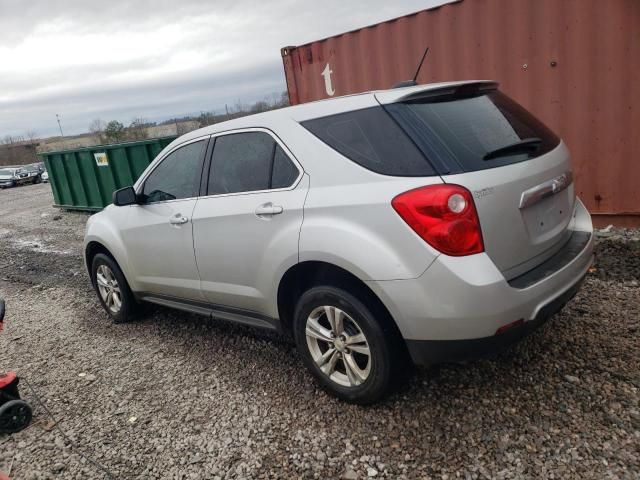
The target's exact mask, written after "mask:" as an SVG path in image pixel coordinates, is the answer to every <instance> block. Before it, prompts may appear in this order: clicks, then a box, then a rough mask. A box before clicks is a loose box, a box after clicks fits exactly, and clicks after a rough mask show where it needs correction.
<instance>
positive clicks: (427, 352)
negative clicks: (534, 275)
mask: <svg viewBox="0 0 640 480" xmlns="http://www.w3.org/2000/svg"><path fill="white" fill-rule="evenodd" d="M583 280H584V277H583V278H581V279H580V280H579V281H578V283H576V284H575V285H573V286H572V287H571V288H569V290H567V291H566V292H564V293H563V294H562V295H560V296H559V297H558V298H556V299H554V300H552V301H551V302H550V303H548V304H547V305H545V306H544V307H543V308H542V309H541V310H540V311H539V312H538V314H537V315H536V317H535V318H534V319H533V320H530V321H528V322H524V323H522V324H520V325H518V326H515V327H512V328H510V329H508V330H507V331H506V332H504V333H500V334H497V335H492V336H490V337H484V338H473V339H470V340H407V342H406V343H407V348H408V349H409V354H410V355H411V358H412V360H413V362H414V363H415V364H417V365H433V364H436V363H443V362H460V361H463V360H470V359H474V358H482V357H487V356H491V355H494V354H496V353H499V352H500V351H502V350H504V349H505V348H507V347H508V346H510V345H512V344H514V343H516V342H518V341H520V340H521V339H523V338H524V337H526V336H527V335H529V334H530V333H531V332H533V331H534V330H536V329H537V328H538V327H540V326H541V325H543V324H544V323H545V322H546V321H547V320H549V318H551V317H552V316H553V315H554V314H556V313H557V312H559V311H560V310H562V308H563V307H564V306H565V305H566V304H567V302H568V301H569V300H571V299H572V298H573V297H574V296H575V295H576V293H578V290H579V289H580V286H581V284H582V281H583Z"/></svg>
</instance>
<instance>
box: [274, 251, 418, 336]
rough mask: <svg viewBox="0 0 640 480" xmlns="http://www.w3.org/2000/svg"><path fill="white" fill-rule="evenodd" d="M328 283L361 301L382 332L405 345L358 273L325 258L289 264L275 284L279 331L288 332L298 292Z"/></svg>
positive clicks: (387, 311)
mask: <svg viewBox="0 0 640 480" xmlns="http://www.w3.org/2000/svg"><path fill="white" fill-rule="evenodd" d="M319 285H330V286H334V287H338V288H342V289H344V290H345V291H347V292H349V293H351V294H352V295H355V296H356V297H357V298H358V299H359V300H360V301H362V302H363V303H364V304H365V305H366V306H367V307H368V308H370V309H371V311H372V313H373V314H374V315H375V316H376V318H377V319H379V321H380V322H381V323H382V326H383V328H384V329H385V331H386V332H388V333H389V334H390V335H392V337H393V339H394V340H395V341H397V342H399V344H401V345H403V348H406V347H404V345H405V342H404V340H403V339H402V335H401V333H400V329H399V328H398V325H397V324H396V322H395V320H394V318H393V316H392V315H391V313H390V312H389V309H388V308H387V307H386V306H385V304H384V303H383V302H382V300H381V299H380V298H379V297H378V296H377V295H376V294H375V293H374V291H373V290H371V288H369V286H368V285H367V284H366V283H365V282H364V281H363V280H361V279H360V278H359V277H357V276H356V275H354V274H353V273H351V272H349V271H348V270H345V269H344V268H342V267H339V266H337V265H334V264H332V263H328V262H322V261H313V260H308V261H304V262H300V263H297V264H295V265H293V266H292V267H290V268H289V269H288V270H287V271H286V272H285V274H284V275H283V277H282V279H281V280H280V283H279V285H278V296H277V303H278V316H279V317H280V322H281V326H282V329H283V331H284V332H285V333H286V334H288V335H291V332H292V324H293V316H294V311H295V307H296V304H297V302H298V299H299V298H300V296H301V295H302V294H303V293H304V292H305V291H307V290H308V289H309V288H312V287H314V286H319Z"/></svg>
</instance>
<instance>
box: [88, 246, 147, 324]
mask: <svg viewBox="0 0 640 480" xmlns="http://www.w3.org/2000/svg"><path fill="white" fill-rule="evenodd" d="M103 265H104V266H106V267H108V269H109V270H110V271H111V272H112V273H113V276H114V277H115V280H116V281H117V285H118V287H119V288H120V299H121V305H120V308H119V309H118V311H117V312H114V311H113V310H111V308H110V307H109V306H108V305H107V303H106V302H105V300H104V299H103V298H102V294H101V293H100V289H99V287H98V279H97V273H98V269H99V268H100V267H101V266H103ZM91 283H92V284H93V288H94V290H95V291H96V294H97V295H98V300H99V301H100V304H101V305H102V307H103V308H104V309H105V311H106V312H107V313H108V314H109V316H110V317H111V319H112V320H113V323H126V322H130V321H131V320H133V319H134V317H135V314H136V312H137V304H136V300H135V298H134V296H133V294H132V293H131V289H130V288H129V284H128V283H127V279H126V278H125V277H124V274H123V273H122V270H121V269H120V267H119V266H118V264H117V263H116V262H115V260H113V258H111V257H109V256H108V255H105V254H104V253H98V254H97V255H96V256H95V257H93V261H92V262H91Z"/></svg>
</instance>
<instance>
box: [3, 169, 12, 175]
mask: <svg viewBox="0 0 640 480" xmlns="http://www.w3.org/2000/svg"><path fill="white" fill-rule="evenodd" d="M0 175H13V170H8V169H6V168H0Z"/></svg>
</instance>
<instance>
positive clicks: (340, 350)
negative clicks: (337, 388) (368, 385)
mask: <svg viewBox="0 0 640 480" xmlns="http://www.w3.org/2000/svg"><path fill="white" fill-rule="evenodd" d="M305 334H306V339H307V346H308V348H309V352H310V353H311V357H312V358H313V361H314V362H315V363H316V365H317V366H318V368H320V370H321V371H322V372H323V373H324V374H325V375H326V376H327V377H329V379H330V380H332V381H333V382H335V383H337V384H339V385H342V386H345V387H356V386H358V385H362V384H363V383H364V382H365V381H366V380H367V378H368V377H369V374H370V373H371V362H372V359H371V350H370V348H369V342H368V341H367V338H366V337H365V335H364V332H363V331H362V329H361V328H360V326H359V325H358V323H357V322H356V321H355V320H354V319H353V318H352V317H351V316H349V315H348V314H347V313H346V312H344V311H343V310H341V309H339V308H337V307H334V306H329V305H325V306H321V307H317V308H315V309H314V310H313V311H312V312H311V314H310V315H309V317H308V318H307V324H306V328H305Z"/></svg>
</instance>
